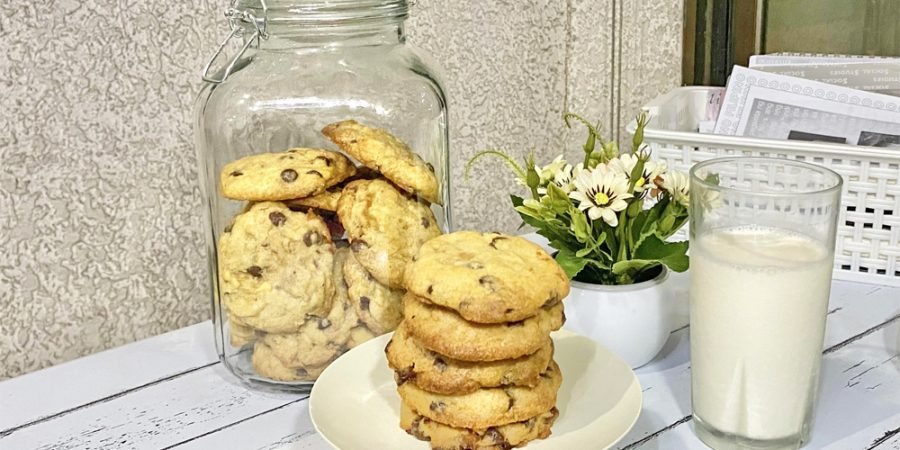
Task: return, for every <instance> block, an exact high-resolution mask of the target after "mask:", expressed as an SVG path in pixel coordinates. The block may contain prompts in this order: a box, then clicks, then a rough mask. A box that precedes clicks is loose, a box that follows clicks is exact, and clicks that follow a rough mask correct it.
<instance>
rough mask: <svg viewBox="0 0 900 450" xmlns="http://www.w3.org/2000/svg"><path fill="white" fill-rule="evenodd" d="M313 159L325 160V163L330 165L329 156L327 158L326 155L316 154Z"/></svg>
mask: <svg viewBox="0 0 900 450" xmlns="http://www.w3.org/2000/svg"><path fill="white" fill-rule="evenodd" d="M315 160H316V161H318V160H322V161H325V165H326V166H328V167H331V158H329V157H327V156H316V158H315Z"/></svg>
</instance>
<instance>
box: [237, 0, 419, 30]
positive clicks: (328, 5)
mask: <svg viewBox="0 0 900 450" xmlns="http://www.w3.org/2000/svg"><path fill="white" fill-rule="evenodd" d="M409 3H410V2H408V1H407V0H237V1H236V6H235V7H236V8H238V9H241V10H248V11H250V12H252V13H253V15H254V16H256V17H257V18H259V19H264V20H266V22H268V24H269V25H281V24H284V25H288V24H291V25H294V24H298V25H303V24H309V25H322V24H327V23H334V24H341V23H348V22H358V21H367V20H376V19H403V18H406V16H407V15H408V12H409Z"/></svg>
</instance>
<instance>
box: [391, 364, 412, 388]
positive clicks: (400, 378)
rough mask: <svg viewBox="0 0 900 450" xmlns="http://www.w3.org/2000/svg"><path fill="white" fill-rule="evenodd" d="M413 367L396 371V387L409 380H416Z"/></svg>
mask: <svg viewBox="0 0 900 450" xmlns="http://www.w3.org/2000/svg"><path fill="white" fill-rule="evenodd" d="M414 369H415V365H411V366H409V367H406V368H403V369H401V370H398V371H397V372H396V373H397V385H401V384H403V383H406V382H407V381H410V380H415V379H416V372H415V370H414Z"/></svg>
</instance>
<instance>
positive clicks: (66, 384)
mask: <svg viewBox="0 0 900 450" xmlns="http://www.w3.org/2000/svg"><path fill="white" fill-rule="evenodd" d="M217 361H218V356H216V352H215V346H214V345H213V333H212V324H211V323H210V322H204V323H200V324H197V325H193V326H190V327H186V328H183V329H180V330H176V331H172V332H170V333H166V334H162V335H159V336H156V337H153V338H149V339H145V340H142V341H138V342H134V343H131V344H127V345H124V346H121V347H117V348H114V349H111V350H107V351H104V352H100V353H97V354H94V355H91V356H87V357H84V358H80V359H76V360H73V361H70V362H67V363H64V364H60V365H58V366H54V367H49V368H47V369H43V370H40V371H37V372H34V373H31V374H28V375H24V376H21V377H17V378H12V379H10V380H6V381H3V382H0V435H2V434H4V433H7V432H10V431H11V430H15V429H16V428H17V427H20V426H22V425H24V424H27V423H30V422H34V421H36V420H42V419H46V418H49V417H52V416H53V415H55V414H59V413H61V412H64V411H67V410H70V409H72V408H78V407H80V406H82V405H86V404H90V403H91V402H96V401H100V400H101V399H104V398H108V397H111V396H116V395H121V394H122V393H126V392H128V391H129V390H131V389H135V388H138V387H140V386H143V385H148V384H152V383H156V382H159V381H161V380H165V379H167V378H170V377H172V376H176V375H178V374H180V373H184V372H188V371H191V370H196V369H197V368H199V367H204V366H207V365H209V364H214V363H216V362H217Z"/></svg>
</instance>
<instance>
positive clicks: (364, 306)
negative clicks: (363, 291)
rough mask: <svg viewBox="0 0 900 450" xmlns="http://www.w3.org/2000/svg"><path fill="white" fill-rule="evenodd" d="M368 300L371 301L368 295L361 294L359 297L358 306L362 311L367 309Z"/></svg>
mask: <svg viewBox="0 0 900 450" xmlns="http://www.w3.org/2000/svg"><path fill="white" fill-rule="evenodd" d="M369 302H371V300H369V297H366V296H362V297H360V298H359V307H360V308H362V310H363V311H368V310H369Z"/></svg>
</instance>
